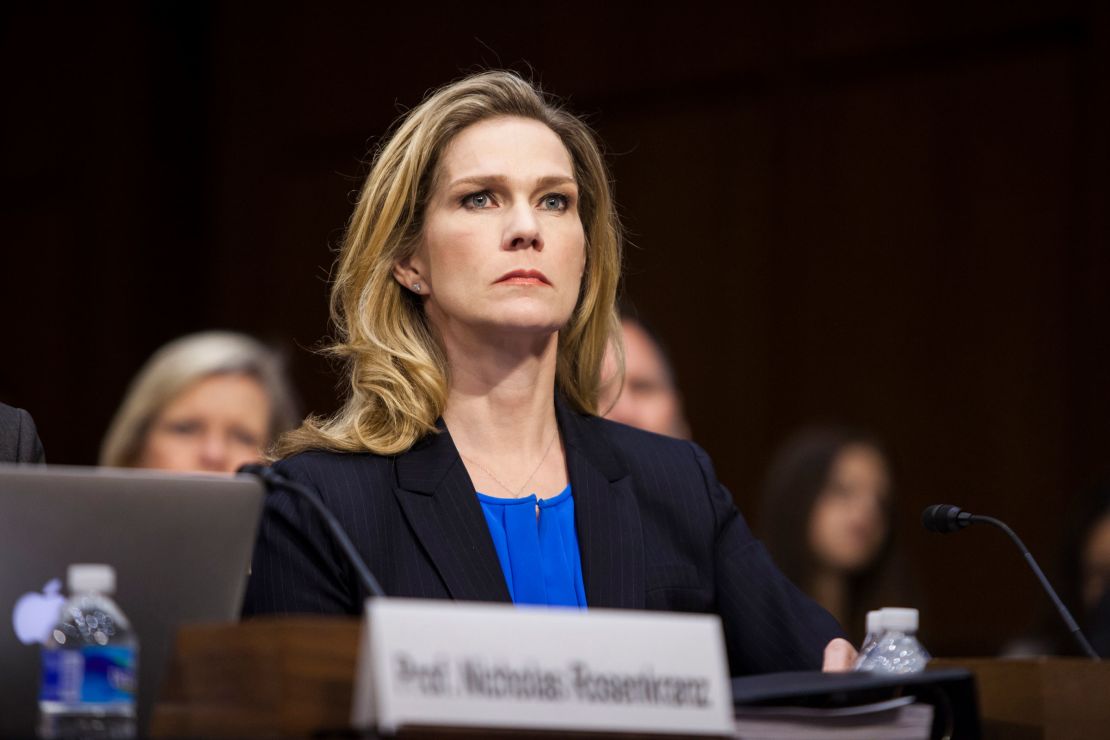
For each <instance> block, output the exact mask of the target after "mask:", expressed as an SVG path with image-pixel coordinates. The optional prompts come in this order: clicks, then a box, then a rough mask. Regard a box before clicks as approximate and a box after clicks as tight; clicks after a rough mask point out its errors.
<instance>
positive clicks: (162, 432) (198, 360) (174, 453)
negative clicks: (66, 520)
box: [100, 331, 300, 473]
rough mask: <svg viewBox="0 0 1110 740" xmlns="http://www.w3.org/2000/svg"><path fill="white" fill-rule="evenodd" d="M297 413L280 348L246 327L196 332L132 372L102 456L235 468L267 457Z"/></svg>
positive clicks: (177, 467) (159, 464) (186, 467)
mask: <svg viewBox="0 0 1110 740" xmlns="http://www.w3.org/2000/svg"><path fill="white" fill-rule="evenodd" d="M299 421H300V419H299V417H298V415H297V412H296V403H295V401H294V398H293V392H292V389H291V387H290V384H289V381H288V379H287V378H286V375H285V371H284V368H283V366H282V362H281V359H280V358H279V357H278V355H277V354H276V353H275V352H273V351H272V350H270V349H268V348H267V347H266V346H264V345H263V344H262V343H260V342H258V341H257V340H255V339H252V338H251V337H248V336H246V335H243V334H236V333H233V332H221V331H212V332H202V333H199V334H190V335H188V336H185V337H181V338H180V339H176V340H174V341H172V342H170V343H169V344H167V345H165V346H164V347H162V348H161V349H159V350H158V351H157V352H155V353H154V355H153V356H151V358H150V359H149V360H148V361H147V362H146V364H145V365H143V367H142V369H141V370H139V373H138V375H136V376H135V379H134V380H132V382H131V385H130V387H129V388H128V390H127V395H126V396H125V397H124V400H123V403H122V404H121V405H120V408H119V410H118V411H117V412H116V415H115V418H113V419H112V423H111V425H109V427H108V433H107V434H106V435H105V437H104V442H103V444H102V446H101V449H100V464H101V465H107V466H111V467H123V468H157V469H161V470H173V471H181V472H186V471H196V472H213V473H232V472H234V471H235V470H237V469H238V468H239V466H241V465H243V464H245V463H251V462H261V461H262V459H263V458H264V455H265V451H266V449H267V448H268V447H269V445H270V444H271V443H272V442H273V441H274V440H276V439H277V437H278V435H280V434H281V433H282V432H285V431H287V430H289V429H292V428H293V427H295V426H296V425H297V424H298V423H299Z"/></svg>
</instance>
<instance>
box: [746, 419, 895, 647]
mask: <svg viewBox="0 0 1110 740" xmlns="http://www.w3.org/2000/svg"><path fill="white" fill-rule="evenodd" d="M892 503H893V497H892V493H891V480H890V466H889V464H888V461H887V458H886V456H885V455H884V453H883V452H882V449H881V447H880V446H879V444H878V442H877V441H876V440H875V439H874V438H872V437H870V436H868V435H866V434H863V433H860V432H857V431H853V430H849V429H843V428H836V427H823V428H812V429H808V430H805V431H803V432H801V433H799V434H797V435H796V436H795V437H793V438H792V439H791V440H790V441H789V442H787V444H786V445H784V446H783V448H782V449H781V450H780V451H779V453H778V455H777V456H776V458H775V460H774V462H773V463H772V466H771V469H770V471H769V473H768V476H767V480H766V483H765V485H764V489H763V508H762V513H761V517H760V521H761V523H762V528H761V531H762V534H763V539H764V542H765V543H766V545H767V548H768V549H769V550H770V551H771V555H772V557H773V558H774V560H775V562H776V563H778V565H779V567H780V568H782V571H783V572H784V573H785V574H786V575H787V577H788V578H790V580H792V581H793V582H794V583H796V584H797V585H798V586H799V587H800V588H801V589H802V590H803V591H805V592H806V593H807V594H809V595H810V596H811V597H812V598H813V599H814V600H815V601H817V603H819V604H821V606H823V607H825V609H827V610H828V611H829V612H831V613H832V615H833V616H834V617H836V618H837V619H838V620H839V621H840V624H841V625H842V626H843V627H844V629H845V631H847V632H848V634H849V635H853V636H855V637H861V636H862V631H863V628H864V617H865V615H866V613H867V612H868V611H869V610H871V609H877V608H880V607H882V606H895V605H900V604H901V603H902V600H903V599H904V597H905V595H906V594H905V590H906V589H905V587H904V583H905V581H904V580H903V579H900V578H899V577H898V576H899V575H900V568H898V567H897V566H896V564H895V562H894V558H893V554H892Z"/></svg>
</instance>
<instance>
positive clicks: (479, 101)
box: [275, 71, 623, 457]
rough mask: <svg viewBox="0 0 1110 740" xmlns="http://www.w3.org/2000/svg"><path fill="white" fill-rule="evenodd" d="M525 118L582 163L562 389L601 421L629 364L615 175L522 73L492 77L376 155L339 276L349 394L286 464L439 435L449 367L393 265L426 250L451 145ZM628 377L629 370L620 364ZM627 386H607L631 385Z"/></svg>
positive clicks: (419, 111) (448, 90) (301, 436)
mask: <svg viewBox="0 0 1110 740" xmlns="http://www.w3.org/2000/svg"><path fill="white" fill-rule="evenodd" d="M504 116H516V117H521V118H528V119H533V120H536V121H540V122H541V123H543V124H545V125H546V126H547V127H548V128H550V129H551V130H552V131H553V132H554V133H555V134H556V135H557V136H558V137H559V138H560V139H561V140H562V142H563V145H564V146H565V147H566V148H567V151H568V152H569V154H570V157H571V160H572V162H573V165H574V175H575V180H576V181H577V184H578V190H579V217H580V218H581V220H582V226H583V231H584V232H585V236H586V271H585V274H584V275H583V278H582V285H581V288H580V290H579V296H578V303H577V305H576V307H575V309H574V312H573V313H572V315H571V317H570V320H569V321H568V322H567V324H566V326H564V327H563V328H562V329H561V330H560V332H559V347H558V359H557V365H556V386H557V388H558V391H559V392H560V393H561V394H562V395H563V396H564V397H565V398H566V400H567V401H568V402H569V403H570V405H571V406H572V407H574V408H575V409H577V410H578V411H581V412H585V413H590V414H595V413H597V399H598V392H599V390H600V385H601V380H600V368H601V362H602V358H603V356H604V354H605V349H606V347H607V346H608V345H609V344H613V346H614V347H615V348H616V349H617V352H618V357H621V356H623V353H622V352H621V351H620V350H621V344H620V321H619V319H618V316H617V312H616V310H615V304H616V295H617V287H618V283H619V281H620V269H621V228H620V222H619V220H618V218H617V213H616V207H615V205H614V202H613V197H612V191H611V186H610V180H609V173H608V169H607V167H606V165H605V160H604V157H603V156H602V153H601V150H600V148H599V147H598V144H597V141H596V140H595V138H594V135H593V132H592V131H591V130H590V128H589V127H588V126H587V125H586V124H585V123H583V122H582V121H581V120H579V119H578V118H576V117H575V116H574V115H572V114H570V113H568V112H566V111H565V110H563V109H562V108H561V107H560V106H559V105H558V104H557V103H554V102H551V101H549V100H548V99H547V98H546V97H545V96H544V94H543V93H542V92H541V91H540V90H539V89H537V88H536V87H534V86H533V85H532V84H530V83H529V82H526V81H525V80H524V79H522V78H521V77H520V76H519V75H516V74H514V73H512V72H505V71H490V72H483V73H480V74H475V75H471V76H469V77H466V78H464V79H462V80H459V81H457V82H454V83H451V84H449V85H446V86H444V87H442V88H440V89H438V90H436V91H434V92H432V93H431V94H430V95H429V96H428V97H427V98H425V100H424V102H422V103H421V104H420V105H418V106H417V107H416V108H413V109H412V110H411V111H409V112H408V113H407V114H406V115H405V116H403V117H402V118H401V119H400V120H399V121H398V123H397V124H396V125H395V127H394V130H393V133H392V136H391V137H390V138H389V139H388V141H387V142H386V143H385V144H384V145H383V146H382V147H381V148H380V149H379V150H378V152H377V154H376V155H375V157H374V159H373V162H372V165H371V169H370V174H369V176H368V177H367V179H366V183H365V184H364V185H363V188H362V191H361V193H360V194H359V198H358V203H357V205H356V206H355V211H354V214H353V215H352V216H351V220H350V223H349V224H348V227H347V231H346V234H345V237H344V240H343V244H342V247H341V250H340V254H339V259H338V261H337V264H336V268H335V278H334V282H333V285H332V292H331V317H332V322H333V324H334V326H335V330H336V333H337V335H336V339H335V342H334V343H333V344H332V345H331V346H330V347H328V348H327V350H326V351H327V352H328V353H329V354H331V355H333V356H335V357H338V358H341V359H342V360H344V361H345V363H346V367H347V369H348V372H349V378H350V388H349V390H348V394H347V397H346V401H345V403H344V405H343V407H342V408H341V409H340V410H339V411H338V412H337V413H336V414H335V415H333V416H331V417H329V418H316V417H310V418H308V419H306V420H305V422H304V423H303V424H302V425H301V426H300V428H298V429H295V430H293V431H292V432H289V433H287V434H285V435H284V436H283V437H282V438H281V439H280V440H279V442H278V444H277V446H276V449H275V454H276V455H277V456H279V457H285V456H288V455H291V454H294V453H296V452H300V451H303V450H308V449H325V450H334V451H345V452H364V451H370V452H375V453H378V454H383V455H390V454H397V453H401V452H404V451H405V450H407V449H409V448H410V447H411V446H412V445H413V444H414V443H415V442H416V441H417V440H419V439H420V438H421V437H423V436H425V435H427V434H430V433H433V432H435V431H436V420H437V419H438V418H439V417H440V416H441V415H442V414H443V410H444V406H445V404H446V401H447V385H448V379H449V375H450V372H449V368H448V365H447V358H446V355H445V353H444V351H443V348H442V346H441V345H440V343H439V341H438V340H437V338H436V336H435V332H434V331H433V330H432V328H431V326H430V325H429V323H428V320H427V317H426V316H425V313H424V309H423V304H422V303H421V301H420V298H419V296H416V295H414V294H412V293H410V292H409V291H407V290H404V289H403V288H402V287H401V285H400V284H399V283H398V282H397V281H396V280H395V279H394V277H393V265H394V263H395V262H397V261H398V260H401V259H404V258H406V257H408V256H410V255H411V254H412V253H413V251H414V250H415V249H416V247H417V245H418V244H419V241H420V237H421V232H422V229H423V221H424V219H423V217H424V210H425V206H426V204H427V202H428V199H429V196H430V194H431V192H432V190H433V189H434V187H435V185H436V180H437V174H438V169H439V160H440V157H441V156H442V154H443V151H444V149H445V148H446V146H447V145H448V143H449V142H450V141H451V140H452V139H453V138H454V137H455V136H456V135H457V134H458V133H459V132H461V131H462V130H463V129H465V128H467V127H468V126H471V125H473V124H475V123H478V122H480V121H484V120H487V119H491V118H498V117H504ZM621 365H622V367H623V363H621ZM620 376H621V373H618V377H617V378H615V379H613V380H612V381H610V380H609V379H606V383H608V382H620Z"/></svg>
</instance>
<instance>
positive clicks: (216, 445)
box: [200, 433, 228, 471]
mask: <svg viewBox="0 0 1110 740" xmlns="http://www.w3.org/2000/svg"><path fill="white" fill-rule="evenodd" d="M227 452H228V450H227V442H226V440H224V439H223V437H222V436H221V435H219V434H215V433H213V434H208V435H205V437H204V442H203V444H202V445H201V448H200V463H201V466H202V467H203V468H204V469H205V470H214V471H222V470H223V469H224V468H226V467H227Z"/></svg>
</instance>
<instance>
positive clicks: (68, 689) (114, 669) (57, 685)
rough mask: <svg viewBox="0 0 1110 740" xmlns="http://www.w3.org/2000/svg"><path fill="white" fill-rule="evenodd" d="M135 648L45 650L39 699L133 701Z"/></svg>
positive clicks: (102, 701) (116, 702) (72, 702)
mask: <svg viewBox="0 0 1110 740" xmlns="http://www.w3.org/2000/svg"><path fill="white" fill-rule="evenodd" d="M135 669H136V660H135V648H133V647H126V646H121V645H106V646H100V645H86V646H84V647H82V648H81V649H79V650H43V651H42V687H41V691H40V692H39V701H56V702H62V703H64V704H77V703H81V704H133V703H134V702H135V686H136V680H135V679H136V675H135Z"/></svg>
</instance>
